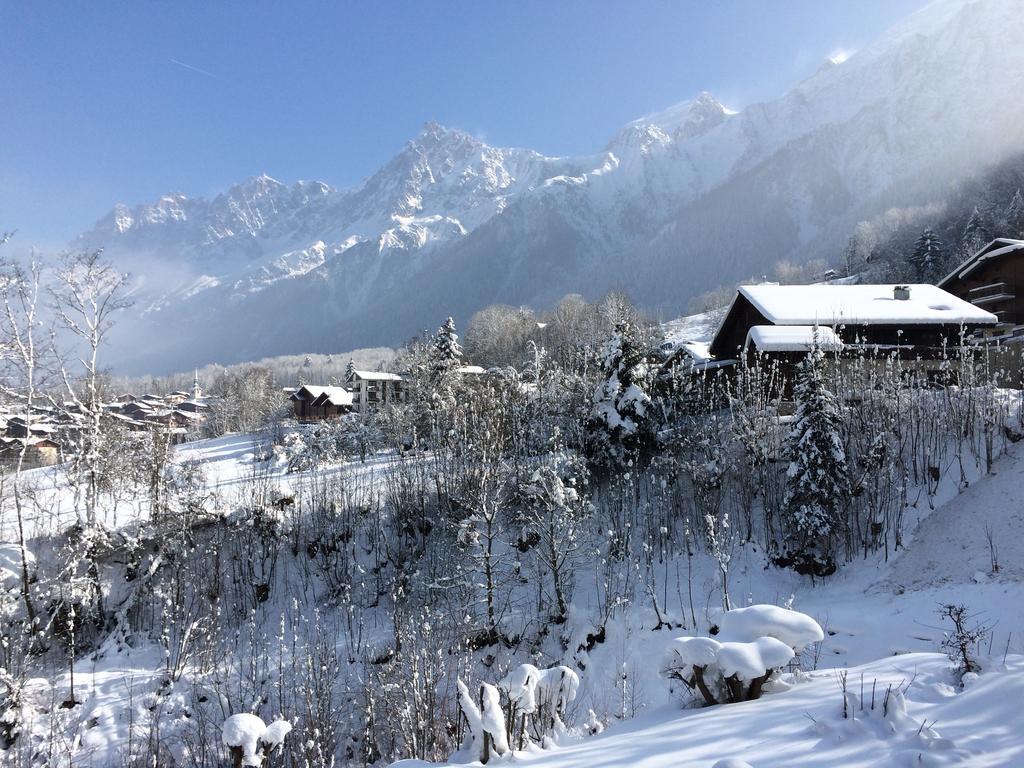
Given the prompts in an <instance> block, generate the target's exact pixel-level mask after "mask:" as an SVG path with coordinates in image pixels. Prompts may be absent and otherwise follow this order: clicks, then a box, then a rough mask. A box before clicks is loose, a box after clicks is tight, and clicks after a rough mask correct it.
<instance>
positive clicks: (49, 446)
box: [0, 437, 60, 469]
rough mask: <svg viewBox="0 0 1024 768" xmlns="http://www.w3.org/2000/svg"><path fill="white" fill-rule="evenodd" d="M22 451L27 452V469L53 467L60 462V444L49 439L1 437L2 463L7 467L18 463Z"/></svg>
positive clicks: (25, 464) (25, 466) (0, 453)
mask: <svg viewBox="0 0 1024 768" xmlns="http://www.w3.org/2000/svg"><path fill="white" fill-rule="evenodd" d="M22 449H24V450H25V463H24V464H23V465H22V466H23V467H24V468H26V469H30V468H34V467H52V466H53V465H54V464H56V463H57V462H58V461H60V444H59V443H58V442H57V441H56V440H53V439H52V438H49V437H30V438H24V437H0V462H2V463H3V464H7V465H12V464H15V463H17V461H18V459H19V457H20V456H21V451H22Z"/></svg>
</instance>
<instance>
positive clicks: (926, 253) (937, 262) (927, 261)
mask: <svg viewBox="0 0 1024 768" xmlns="http://www.w3.org/2000/svg"><path fill="white" fill-rule="evenodd" d="M908 261H910V264H911V265H912V266H913V268H914V273H915V279H916V280H917V281H918V282H920V283H937V282H938V281H939V280H941V279H942V268H943V266H944V264H945V261H946V253H945V246H944V245H943V243H942V241H941V240H940V239H939V236H938V235H936V234H935V232H934V231H933V230H931V229H926V230H925V231H924V232H922V233H921V236H920V237H919V238H917V242H916V243H914V250H913V252H912V253H911V254H910V258H909V259H908Z"/></svg>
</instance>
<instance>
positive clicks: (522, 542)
mask: <svg viewBox="0 0 1024 768" xmlns="http://www.w3.org/2000/svg"><path fill="white" fill-rule="evenodd" d="M585 483H586V475H585V471H584V468H583V467H582V466H579V465H578V463H576V462H573V461H569V460H566V461H563V462H561V463H560V464H558V465H551V464H546V465H543V466H540V467H537V469H535V470H534V471H533V472H532V473H530V475H529V476H528V477H527V479H526V480H525V481H524V482H522V483H520V484H519V485H518V486H517V487H516V488H515V494H514V495H515V498H514V499H513V503H514V504H515V505H516V507H518V511H517V521H518V522H519V523H520V525H521V529H520V532H519V541H518V544H517V546H518V548H519V549H520V551H523V552H526V551H531V550H532V551H533V552H534V560H535V562H536V564H537V566H538V568H539V570H540V571H541V576H542V577H543V578H544V580H545V581H548V580H549V581H548V583H550V585H551V592H550V605H552V607H553V608H554V610H553V611H552V612H551V619H552V621H553V622H554V623H556V624H561V623H563V622H564V621H565V618H566V616H567V614H568V611H569V601H570V600H571V597H572V592H571V589H572V581H573V578H572V577H573V573H574V568H575V565H576V560H577V558H578V553H579V550H580V548H581V545H582V536H583V531H582V524H583V522H584V520H585V518H586V516H587V514H588V512H589V511H590V502H589V501H588V500H587V499H586V498H585V496H584V495H583V493H582V491H583V487H584V485H585Z"/></svg>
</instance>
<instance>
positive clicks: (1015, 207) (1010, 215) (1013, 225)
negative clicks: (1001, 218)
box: [1006, 189, 1024, 238]
mask: <svg viewBox="0 0 1024 768" xmlns="http://www.w3.org/2000/svg"><path fill="white" fill-rule="evenodd" d="M1006 229H1007V232H1006V237H1014V238H1017V237H1022V236H1024V197H1022V196H1021V194H1020V189H1018V190H1017V191H1016V192H1014V193H1013V199H1012V200H1010V207H1009V208H1008V209H1007V210H1006Z"/></svg>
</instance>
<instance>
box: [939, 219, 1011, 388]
mask: <svg viewBox="0 0 1024 768" xmlns="http://www.w3.org/2000/svg"><path fill="white" fill-rule="evenodd" d="M939 287H940V288H942V289H944V290H946V291H949V292H950V293H951V294H953V295H954V296H957V297H958V298H960V299H963V300H964V301H967V302H970V303H971V304H973V305H974V306H976V307H980V308H981V309H984V310H986V311H988V312H991V313H992V314H994V315H995V316H996V317H997V318H998V319H999V322H998V323H996V325H995V326H992V327H988V328H985V329H983V330H982V331H981V332H980V333H979V334H978V339H977V341H978V342H979V343H982V344H985V345H986V346H987V347H988V348H989V350H988V351H989V354H990V356H991V358H992V362H993V365H994V367H996V368H997V369H999V370H1001V371H1002V373H1003V376H1004V383H1006V384H1008V385H1010V386H1017V387H1019V386H1021V385H1022V384H1024V364H1022V358H1024V240H1010V239H1007V238H997V239H995V240H993V241H992V242H990V243H989V244H988V245H986V246H985V247H984V248H982V249H981V250H979V251H978V252H977V253H975V254H974V255H973V256H971V257H970V258H968V259H966V260H965V261H964V262H963V263H962V264H960V265H959V266H957V268H956V269H954V270H953V271H952V272H950V273H949V274H948V275H946V276H945V277H944V278H942V280H940V281H939Z"/></svg>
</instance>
